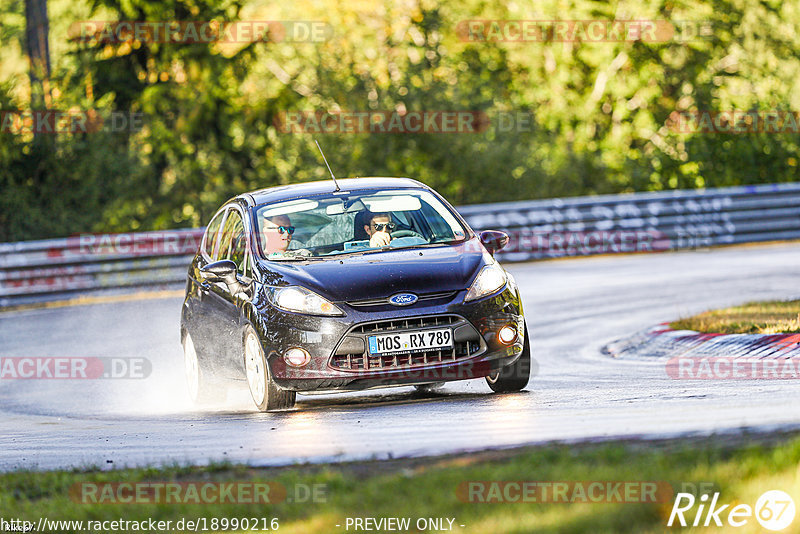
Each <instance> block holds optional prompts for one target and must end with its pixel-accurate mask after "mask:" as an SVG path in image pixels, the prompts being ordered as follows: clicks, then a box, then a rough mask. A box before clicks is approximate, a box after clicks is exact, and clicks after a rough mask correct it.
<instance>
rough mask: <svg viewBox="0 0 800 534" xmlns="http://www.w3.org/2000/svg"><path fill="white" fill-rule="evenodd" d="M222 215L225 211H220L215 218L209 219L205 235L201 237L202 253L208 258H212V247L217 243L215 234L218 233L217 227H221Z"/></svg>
mask: <svg viewBox="0 0 800 534" xmlns="http://www.w3.org/2000/svg"><path fill="white" fill-rule="evenodd" d="M224 215H225V211H220V212H219V213H218V214H217V216H216V217H214V218H213V219H211V222H210V223H208V227H207V228H206V233H205V236H204V237H203V252H205V253H206V254H207V255H208V257H209V258H213V257H214V245H215V244H216V242H217V234H218V233H219V227H220V226H221V225H222V219H223V218H224Z"/></svg>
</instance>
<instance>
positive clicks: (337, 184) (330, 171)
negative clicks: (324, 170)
mask: <svg viewBox="0 0 800 534" xmlns="http://www.w3.org/2000/svg"><path fill="white" fill-rule="evenodd" d="M314 142H315V143H317V148H318V149H319V153H320V154H322V161H324V162H325V166H326V167H328V172H329V173H331V178H333V183H334V185H336V190H337V191H341V189H339V182H337V181H336V177H335V176H334V175H333V171H332V170H331V166H330V165H328V159H327V158H326V157H325V152H323V151H322V147H321V146H319V143H318V142H317V140H316V139H314Z"/></svg>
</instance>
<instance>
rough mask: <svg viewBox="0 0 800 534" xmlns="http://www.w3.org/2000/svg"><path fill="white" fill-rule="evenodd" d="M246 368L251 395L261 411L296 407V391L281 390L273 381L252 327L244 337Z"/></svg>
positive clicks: (259, 342)
mask: <svg viewBox="0 0 800 534" xmlns="http://www.w3.org/2000/svg"><path fill="white" fill-rule="evenodd" d="M244 367H245V371H246V374H247V385H248V386H249V388H250V395H251V396H252V397H253V402H254V403H255V404H256V407H258V409H259V410H261V411H262V412H271V411H273V410H287V409H289V408H292V407H293V406H294V403H295V399H296V397H297V394H296V393H295V392H294V391H286V390H283V389H280V388H279V387H278V385H277V384H275V381H274V380H272V375H271V374H270V371H269V366H268V365H267V359H266V357H265V356H264V350H263V349H262V348H261V341H259V339H258V335H256V332H255V330H253V328H252V327H248V328H247V332H246V333H245V336H244Z"/></svg>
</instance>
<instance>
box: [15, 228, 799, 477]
mask: <svg viewBox="0 0 800 534" xmlns="http://www.w3.org/2000/svg"><path fill="white" fill-rule="evenodd" d="M508 268H509V270H510V271H511V272H512V273H513V274H514V276H515V277H516V279H517V282H518V283H519V285H520V288H521V291H522V294H523V298H524V304H525V311H526V315H527V320H528V325H529V328H530V333H531V335H532V340H533V341H532V347H533V355H534V358H535V360H536V363H537V364H538V370H537V374H536V376H535V377H534V378H533V379H532V380H531V382H530V383H529V385H528V388H527V390H526V391H524V392H521V393H518V394H510V395H494V394H491V393H490V390H489V388H488V386H486V384H485V382H484V381H483V380H482V379H481V380H471V381H468V382H461V383H455V384H451V385H449V386H447V387H446V388H445V389H444V390H442V391H441V392H440V393H437V394H430V395H427V396H423V395H420V394H417V393H415V392H414V390H413V389H411V388H400V389H388V390H387V389H385V390H374V391H371V392H366V393H357V394H353V393H348V394H343V395H328V396H299V397H298V401H299V402H298V404H297V409H296V410H294V411H292V412H287V413H277V414H262V413H257V412H255V411H253V410H252V408H251V403H250V401H249V397H248V395H249V394H248V393H247V391H246V390H245V389H242V390H241V391H239V392H235V393H234V394H233V395H232V396H231V398H230V399H229V401H231V404H230V405H229V406H228V407H226V408H225V409H224V410H222V411H215V412H211V411H207V412H201V411H198V410H196V409H194V408H193V407H191V406H190V404H189V402H188V399H187V398H186V394H185V386H184V379H183V371H182V361H181V360H182V353H181V348H180V344H179V340H178V323H179V311H180V305H181V299H180V298H162V299H156V300H142V301H133V302H119V303H113V304H95V305H89V306H79V307H65V308H56V309H45V310H35V311H25V312H13V313H2V314H0V356H45V357H46V356H60V355H68V356H79V355H80V356H99V357H108V356H122V357H144V358H147V359H149V360H150V361H151V362H152V364H153V372H152V375H151V376H150V377H149V378H148V379H145V380H97V381H81V380H69V381H64V380H62V381H57V380H35V381H31V380H1V381H0V470H13V469H19V468H30V469H53V468H62V467H80V466H102V467H117V468H119V467H123V466H130V465H144V464H163V463H181V464H183V463H196V464H202V463H206V462H209V461H215V460H229V461H234V462H247V463H250V464H254V465H266V464H285V463H290V462H294V461H324V460H344V459H356V458H371V457H375V458H388V457H399V456H409V455H428V454H442V453H448V452H453V451H463V450H473V449H482V448H490V447H507V446H514V445H521V444H528V443H536V442H542V441H549V440H574V439H581V440H582V439H598V438H600V439H602V438H606V437H612V436H653V437H655V436H663V435H674V434H694V433H702V434H706V433H712V432H730V431H737V430H738V429H741V428H743V427H751V428H758V429H770V428H775V427H787V426H788V427H795V426H797V427H800V412H798V410H797V409H796V406H797V399H798V394H799V393H800V384H799V383H798V381H796V380H795V381H779V380H774V381H758V382H756V381H746V382H743V381H710V380H701V381H676V380H672V379H670V378H668V377H667V375H666V373H665V370H664V365H663V362H659V361H631V360H623V361H619V360H613V359H610V358H608V357H605V356H603V355H601V354H600V350H599V349H600V347H602V346H603V344H605V343H606V342H607V341H610V340H612V339H614V338H617V337H621V336H624V335H627V334H629V333H631V332H633V331H636V330H638V329H641V328H645V327H647V326H650V325H653V324H655V323H658V322H662V321H665V320H670V319H672V318H675V317H677V316H680V315H686V314H690V313H694V312H697V311H701V310H704V309H706V308H710V307H718V306H724V305H729V304H735V303H740V302H744V301H748V300H754V299H772V298H792V297H793V298H798V297H800V286H799V285H798V281H800V244H796V243H793V244H780V245H765V246H751V247H741V248H728V249H717V250H713V251H693V252H681V253H669V254H658V255H638V256H617V257H600V258H585V259H573V260H567V261H548V262H538V263H527V264H512V265H510V266H509V267H508Z"/></svg>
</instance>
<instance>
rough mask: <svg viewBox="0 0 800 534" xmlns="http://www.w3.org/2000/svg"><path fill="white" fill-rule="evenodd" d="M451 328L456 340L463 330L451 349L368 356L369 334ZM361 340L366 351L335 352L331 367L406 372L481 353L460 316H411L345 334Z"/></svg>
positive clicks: (473, 332) (475, 334)
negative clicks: (400, 370) (404, 370)
mask: <svg viewBox="0 0 800 534" xmlns="http://www.w3.org/2000/svg"><path fill="white" fill-rule="evenodd" d="M442 326H450V327H452V328H453V335H454V338H455V337H456V331H457V330H458V331H460V332H461V333H460V334H459V336H460V337H462V338H463V339H456V340H455V341H454V343H453V348H452V349H435V350H428V351H420V352H412V353H402V354H386V355H373V354H370V353H369V349H367V348H366V347H368V346H369V344H368V343H367V337H368V335H372V334H383V333H390V332H402V331H408V330H420V329H426V328H436V327H442ZM348 338H349V339H351V340H352V339H353V338H360V339H361V340H362V342H363V345H361V346H363V347H364V351H363V352H358V353H355V352H349V353H345V354H342V353H341V351H340V350H337V351H334V354H333V356H332V357H331V360H330V365H331V367H333V368H335V369H339V370H342V371H372V370H390V369H407V368H413V367H422V366H426V365H432V364H439V363H448V362H455V361H458V360H463V359H465V358H469V357H472V356H475V355H476V354H478V353H479V352H480V351H481V350H482V343H481V339H480V335H479V334H478V332H477V331H476V330H475V329H474V328H473V327H472V325H470V324H469V322H467V321H466V320H465V319H464V318H462V317H459V316H457V315H433V316H428V317H409V318H403V319H392V320H386V321H376V322H372V323H363V324H360V325H356V326H355V327H353V328H351V329H350V331H349V332H348V333H347V334H345V336H344V338H343V340H342V343H340V346H341V345H342V344H343V342H344V340H345V339H348Z"/></svg>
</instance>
